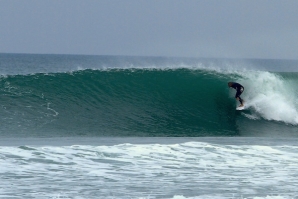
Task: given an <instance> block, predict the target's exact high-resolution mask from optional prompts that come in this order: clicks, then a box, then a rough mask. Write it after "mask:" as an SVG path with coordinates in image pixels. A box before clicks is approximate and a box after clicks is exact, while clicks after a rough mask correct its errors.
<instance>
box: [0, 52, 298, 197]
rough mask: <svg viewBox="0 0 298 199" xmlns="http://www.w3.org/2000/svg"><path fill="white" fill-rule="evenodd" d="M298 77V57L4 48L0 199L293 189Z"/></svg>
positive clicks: (284, 193) (296, 191) (297, 179)
mask: <svg viewBox="0 0 298 199" xmlns="http://www.w3.org/2000/svg"><path fill="white" fill-rule="evenodd" d="M229 81H233V82H238V83H240V84H242V85H243V86H244V87H245V91H244V92H243V94H242V95H241V97H242V98H243V99H244V100H245V104H246V109H245V110H243V111H237V110H235V109H236V107H237V106H238V105H239V104H238V103H239V102H238V103H237V102H236V100H235V98H234V96H235V90H234V89H229V88H228V85H227V83H228V82H229ZM297 85H298V61H297V60H273V59H271V60H266V59H203V58H171V57H129V56H87V55H33V54H3V53H2V54H0V102H1V103H0V112H1V114H0V123H1V125H0V198H78V199H79V198H80V199H81V198H107V199H110V198H111V199H112V198H124V199H126V198H127V199H128V198H129V199H132V198H133V199H145V198H146V199H155V198H163V199H205V198H207V199H209V198H210V199H214V198H215V199H216V198H218V199H221V198H235V199H236V198H239V199H240V198H241V199H242V198H254V199H263V198H265V199H284V198H287V199H288V198H298V188H297V186H298V144H297V141H298V100H297V97H298V86H297Z"/></svg>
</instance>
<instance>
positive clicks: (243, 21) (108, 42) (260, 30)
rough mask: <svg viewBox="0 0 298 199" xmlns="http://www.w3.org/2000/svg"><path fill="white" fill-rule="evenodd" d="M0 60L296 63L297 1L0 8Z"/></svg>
mask: <svg viewBox="0 0 298 199" xmlns="http://www.w3.org/2000/svg"><path fill="white" fill-rule="evenodd" d="M0 52H2V53H48V54H92V55H94V54H95V55H145V56H182V57H225V58H273V59H280V58H281V59H298V1H297V0H279V1H277V0H26V1H24V0H0Z"/></svg>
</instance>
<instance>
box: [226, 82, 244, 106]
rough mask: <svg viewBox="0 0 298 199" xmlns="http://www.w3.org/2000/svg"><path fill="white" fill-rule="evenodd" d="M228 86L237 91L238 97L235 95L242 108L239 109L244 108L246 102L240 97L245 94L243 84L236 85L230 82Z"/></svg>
mask: <svg viewBox="0 0 298 199" xmlns="http://www.w3.org/2000/svg"><path fill="white" fill-rule="evenodd" d="M228 86H229V87H230V88H231V87H232V88H234V89H236V91H237V92H236V95H235V98H236V99H237V100H239V102H240V106H239V107H242V106H244V104H243V103H244V100H243V99H241V97H240V95H241V94H242V93H243V91H244V87H243V86H242V85H241V84H238V83H236V82H229V83H228Z"/></svg>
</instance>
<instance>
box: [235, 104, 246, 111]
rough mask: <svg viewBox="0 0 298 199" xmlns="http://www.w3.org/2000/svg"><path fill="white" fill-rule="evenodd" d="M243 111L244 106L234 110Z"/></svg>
mask: <svg viewBox="0 0 298 199" xmlns="http://www.w3.org/2000/svg"><path fill="white" fill-rule="evenodd" d="M244 109H245V105H244V106H241V107H237V108H236V110H237V111H241V110H244Z"/></svg>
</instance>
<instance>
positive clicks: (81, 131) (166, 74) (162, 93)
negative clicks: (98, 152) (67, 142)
mask: <svg viewBox="0 0 298 199" xmlns="http://www.w3.org/2000/svg"><path fill="white" fill-rule="evenodd" d="M297 77H298V74H297V73H272V72H266V71H251V70H230V69H224V70H222V69H218V68H212V67H208V68H207V67H197V68H195V69H194V68H191V67H189V68H187V67H177V68H174V69H173V68H172V69H171V68H164V69H158V68H126V69H119V68H114V69H96V70H91V69H83V70H77V71H73V72H56V73H34V74H20V75H6V76H2V77H1V79H0V87H1V90H0V96H1V98H2V99H1V112H2V113H1V116H0V121H1V127H0V135H1V136H46V137H47V136H86V135H87V136H188V137H189V136H274V135H282V136H285V135H291V136H292V135H294V136H296V134H297V125H298V104H297V98H296V97H297V93H298V91H297V88H296V85H297ZM229 81H235V82H239V83H241V84H242V85H244V87H245V92H244V93H243V95H242V97H243V99H244V100H245V101H246V104H247V107H248V109H247V110H244V111H236V110H235V107H236V101H235V99H234V95H235V90H233V89H229V88H228V86H227V82H229Z"/></svg>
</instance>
